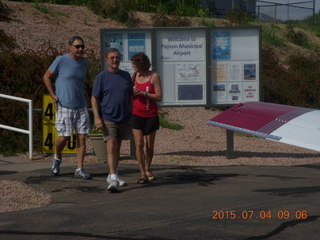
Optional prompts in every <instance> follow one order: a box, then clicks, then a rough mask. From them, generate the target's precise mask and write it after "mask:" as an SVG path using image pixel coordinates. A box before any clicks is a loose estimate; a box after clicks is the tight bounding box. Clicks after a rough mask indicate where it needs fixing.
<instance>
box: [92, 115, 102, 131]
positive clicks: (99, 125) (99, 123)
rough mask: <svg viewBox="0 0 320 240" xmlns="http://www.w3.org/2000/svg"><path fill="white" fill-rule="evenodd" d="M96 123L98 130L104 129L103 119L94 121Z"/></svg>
mask: <svg viewBox="0 0 320 240" xmlns="http://www.w3.org/2000/svg"><path fill="white" fill-rule="evenodd" d="M94 122H95V125H96V128H98V129H102V126H103V121H102V119H101V118H98V119H94Z"/></svg>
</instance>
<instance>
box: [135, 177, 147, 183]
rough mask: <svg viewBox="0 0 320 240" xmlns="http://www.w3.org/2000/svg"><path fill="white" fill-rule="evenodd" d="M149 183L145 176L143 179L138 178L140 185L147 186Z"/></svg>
mask: <svg viewBox="0 0 320 240" xmlns="http://www.w3.org/2000/svg"><path fill="white" fill-rule="evenodd" d="M148 182H149V180H148V177H147V176H143V177H141V178H138V181H137V183H138V184H146V183H148Z"/></svg>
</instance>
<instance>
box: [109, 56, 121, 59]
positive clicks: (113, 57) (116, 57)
mask: <svg viewBox="0 0 320 240" xmlns="http://www.w3.org/2000/svg"><path fill="white" fill-rule="evenodd" d="M109 58H110V59H120V57H118V56H112V57H109Z"/></svg>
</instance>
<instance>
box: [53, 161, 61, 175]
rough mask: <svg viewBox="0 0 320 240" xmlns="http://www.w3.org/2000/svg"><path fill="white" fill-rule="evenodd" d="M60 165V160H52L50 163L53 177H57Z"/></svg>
mask: <svg viewBox="0 0 320 240" xmlns="http://www.w3.org/2000/svg"><path fill="white" fill-rule="evenodd" d="M60 164H61V160H58V159H56V158H54V159H53V161H52V166H51V173H52V174H53V175H55V176H57V175H59V172H60Z"/></svg>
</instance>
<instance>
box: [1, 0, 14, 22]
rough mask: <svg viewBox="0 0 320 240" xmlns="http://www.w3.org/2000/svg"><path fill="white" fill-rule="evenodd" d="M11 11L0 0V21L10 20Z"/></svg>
mask: <svg viewBox="0 0 320 240" xmlns="http://www.w3.org/2000/svg"><path fill="white" fill-rule="evenodd" d="M11 13H12V10H11V9H10V8H9V7H8V6H7V5H6V4H5V3H4V2H3V1H2V0H0V22H1V21H5V22H9V21H11V20H12V18H11V17H10V15H11Z"/></svg>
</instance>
